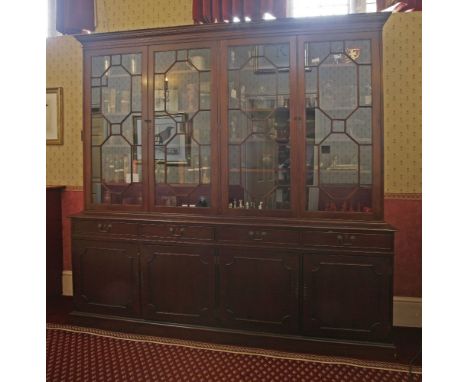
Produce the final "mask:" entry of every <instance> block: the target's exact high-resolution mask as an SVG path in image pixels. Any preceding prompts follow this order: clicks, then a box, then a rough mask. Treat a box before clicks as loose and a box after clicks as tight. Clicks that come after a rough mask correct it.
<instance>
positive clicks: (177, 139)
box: [154, 113, 191, 166]
mask: <svg viewBox="0 0 468 382" xmlns="http://www.w3.org/2000/svg"><path fill="white" fill-rule="evenodd" d="M190 141H191V128H190V123H189V122H188V121H187V116H186V114H183V113H179V114H167V115H158V116H156V117H154V159H155V160H156V162H157V163H165V164H166V165H187V166H190Z"/></svg>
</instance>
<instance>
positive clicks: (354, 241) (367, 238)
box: [302, 230, 393, 250]
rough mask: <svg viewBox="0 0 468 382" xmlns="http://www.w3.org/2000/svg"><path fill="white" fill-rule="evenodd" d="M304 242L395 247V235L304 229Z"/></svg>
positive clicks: (320, 244) (321, 245)
mask: <svg viewBox="0 0 468 382" xmlns="http://www.w3.org/2000/svg"><path fill="white" fill-rule="evenodd" d="M302 243H303V244H304V245H306V246H314V247H344V248H372V249H385V250H392V249H393V235H392V234H384V233H355V232H347V231H331V230H328V231H304V232H303V233H302Z"/></svg>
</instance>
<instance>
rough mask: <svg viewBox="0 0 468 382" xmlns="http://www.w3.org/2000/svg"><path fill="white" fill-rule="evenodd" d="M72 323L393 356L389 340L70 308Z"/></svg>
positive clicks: (307, 350)
mask: <svg viewBox="0 0 468 382" xmlns="http://www.w3.org/2000/svg"><path fill="white" fill-rule="evenodd" d="M70 315H71V319H72V322H73V324H75V325H79V326H88V327H93V328H98V329H103V330H113V331H118V332H130V333H138V334H143V335H152V336H160V337H169V338H177V339H184V340H192V341H200V342H209V343H217V344H222V345H235V346H245V347H253V348H263V349H273V350H280V351H287V352H297V353H313V354H322V355H336V356H345V357H349V356H354V357H368V356H369V354H372V358H373V359H376V358H377V359H379V360H382V361H384V360H391V359H394V358H395V357H396V347H395V345H394V344H393V342H391V341H390V342H385V343H374V342H364V341H345V340H337V339H331V338H330V339H326V338H313V337H302V336H297V335H286V334H273V333H263V332H248V331H243V330H232V329H226V328H218V327H204V326H194V325H180V324H174V323H162V322H153V321H146V320H143V319H136V318H127V317H118V316H108V315H99V314H92V313H85V312H78V311H73V312H71V313H70Z"/></svg>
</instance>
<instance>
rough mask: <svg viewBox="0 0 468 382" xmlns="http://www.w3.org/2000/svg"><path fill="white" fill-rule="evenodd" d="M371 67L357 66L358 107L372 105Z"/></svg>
mask: <svg viewBox="0 0 468 382" xmlns="http://www.w3.org/2000/svg"><path fill="white" fill-rule="evenodd" d="M371 74H372V72H371V66H370V65H360V66H359V105H360V106H370V105H372V87H371Z"/></svg>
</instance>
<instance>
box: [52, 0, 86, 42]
mask: <svg viewBox="0 0 468 382" xmlns="http://www.w3.org/2000/svg"><path fill="white" fill-rule="evenodd" d="M56 28H57V30H58V31H59V32H61V33H63V34H77V33H82V31H83V30H89V31H94V0H57V25H56Z"/></svg>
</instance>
